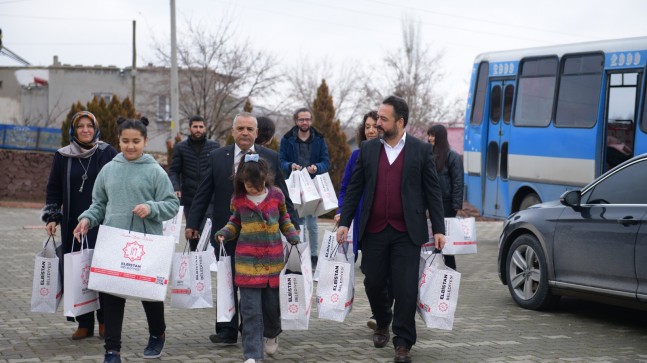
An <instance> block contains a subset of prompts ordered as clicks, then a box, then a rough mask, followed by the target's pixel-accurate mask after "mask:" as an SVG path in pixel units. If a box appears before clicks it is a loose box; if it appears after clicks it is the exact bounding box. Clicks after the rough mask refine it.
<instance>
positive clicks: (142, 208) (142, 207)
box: [133, 203, 151, 219]
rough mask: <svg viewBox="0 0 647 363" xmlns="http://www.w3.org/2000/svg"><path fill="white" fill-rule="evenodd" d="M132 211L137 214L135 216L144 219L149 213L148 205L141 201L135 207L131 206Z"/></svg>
mask: <svg viewBox="0 0 647 363" xmlns="http://www.w3.org/2000/svg"><path fill="white" fill-rule="evenodd" d="M133 213H135V214H136V215H137V217H139V218H141V219H144V218H146V216H147V215H149V214H150V213H151V211H150V208H148V205H146V204H144V203H142V204H137V205H136V206H135V208H133Z"/></svg>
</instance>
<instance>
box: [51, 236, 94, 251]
mask: <svg viewBox="0 0 647 363" xmlns="http://www.w3.org/2000/svg"><path fill="white" fill-rule="evenodd" d="M75 245H79V251H84V250H89V249H90V242H88V234H87V233H86V234H82V235H81V240H80V241H78V242H77V241H76V238H74V236H72V250H71V251H70V253H72V252H74V246H75ZM54 246H56V243H54ZM84 246H85V248H84Z"/></svg>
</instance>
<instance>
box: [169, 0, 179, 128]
mask: <svg viewBox="0 0 647 363" xmlns="http://www.w3.org/2000/svg"><path fill="white" fill-rule="evenodd" d="M179 103H180V94H179V89H178V77H177V37H176V35H175V0H171V139H173V138H174V137H175V135H177V134H178V133H179V132H180V111H179V110H180V107H179V106H180V105H179Z"/></svg>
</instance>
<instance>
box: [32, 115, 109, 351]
mask: <svg viewBox="0 0 647 363" xmlns="http://www.w3.org/2000/svg"><path fill="white" fill-rule="evenodd" d="M69 133H70V144H69V145H68V146H65V147H62V148H60V149H58V151H56V153H55V154H54V161H53V162H52V169H51V171H50V173H49V180H48V181H47V194H46V196H45V207H44V208H43V210H42V213H41V219H42V220H43V222H45V223H47V225H46V230H47V234H49V235H50V236H53V235H55V234H56V226H57V225H59V224H60V225H61V238H62V240H63V241H62V242H63V253H64V254H65V253H70V252H72V245H73V243H74V242H73V241H74V236H73V235H72V231H73V230H74V228H76V225H77V223H78V222H77V218H78V217H79V215H80V214H81V212H83V211H84V210H86V209H87V208H88V207H89V206H90V204H91V203H92V188H93V187H94V181H95V180H96V179H97V175H98V174H99V171H100V170H101V168H103V166H104V165H106V164H107V163H108V162H109V161H110V160H112V158H113V157H115V155H117V150H115V148H114V147H112V146H111V145H110V144H106V143H105V142H103V141H100V140H99V136H100V135H101V133H100V131H99V122H97V119H96V117H94V115H93V114H92V113H91V112H88V111H81V112H77V113H76V114H74V116H72V121H71V122H70V130H69ZM97 232H98V229H97V228H92V229H91V230H90V231H89V232H88V245H89V247H90V248H94V245H95V243H96V240H97ZM78 249H80V247H79V246H77V250H78ZM61 262H62V261H61ZM99 304H100V305H101V306H103V304H104V302H103V300H102V298H101V295H99ZM68 320H71V321H74V318H68ZM97 320H98V321H99V337H100V338H103V337H104V334H105V325H104V323H103V311H102V310H101V309H99V310H97ZM76 321H77V322H78V323H79V325H78V328H77V329H76V331H75V332H74V334H72V340H79V339H85V338H88V337H91V336H93V335H94V312H89V313H87V314H83V315H79V316H77V317H76Z"/></svg>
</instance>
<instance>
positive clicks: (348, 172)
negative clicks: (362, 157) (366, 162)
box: [337, 149, 359, 214]
mask: <svg viewBox="0 0 647 363" xmlns="http://www.w3.org/2000/svg"><path fill="white" fill-rule="evenodd" d="M358 155H359V149H357V150H354V151H353V153H352V154H351V155H350V159H349V160H348V163H346V169H344V176H343V177H342V179H341V187H339V198H337V200H338V203H337V205H338V206H339V210H338V211H337V214H341V206H342V205H343V204H344V195H345V194H346V188H348V184H350V177H351V176H353V168H354V167H355V163H356V162H357V156H358Z"/></svg>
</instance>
